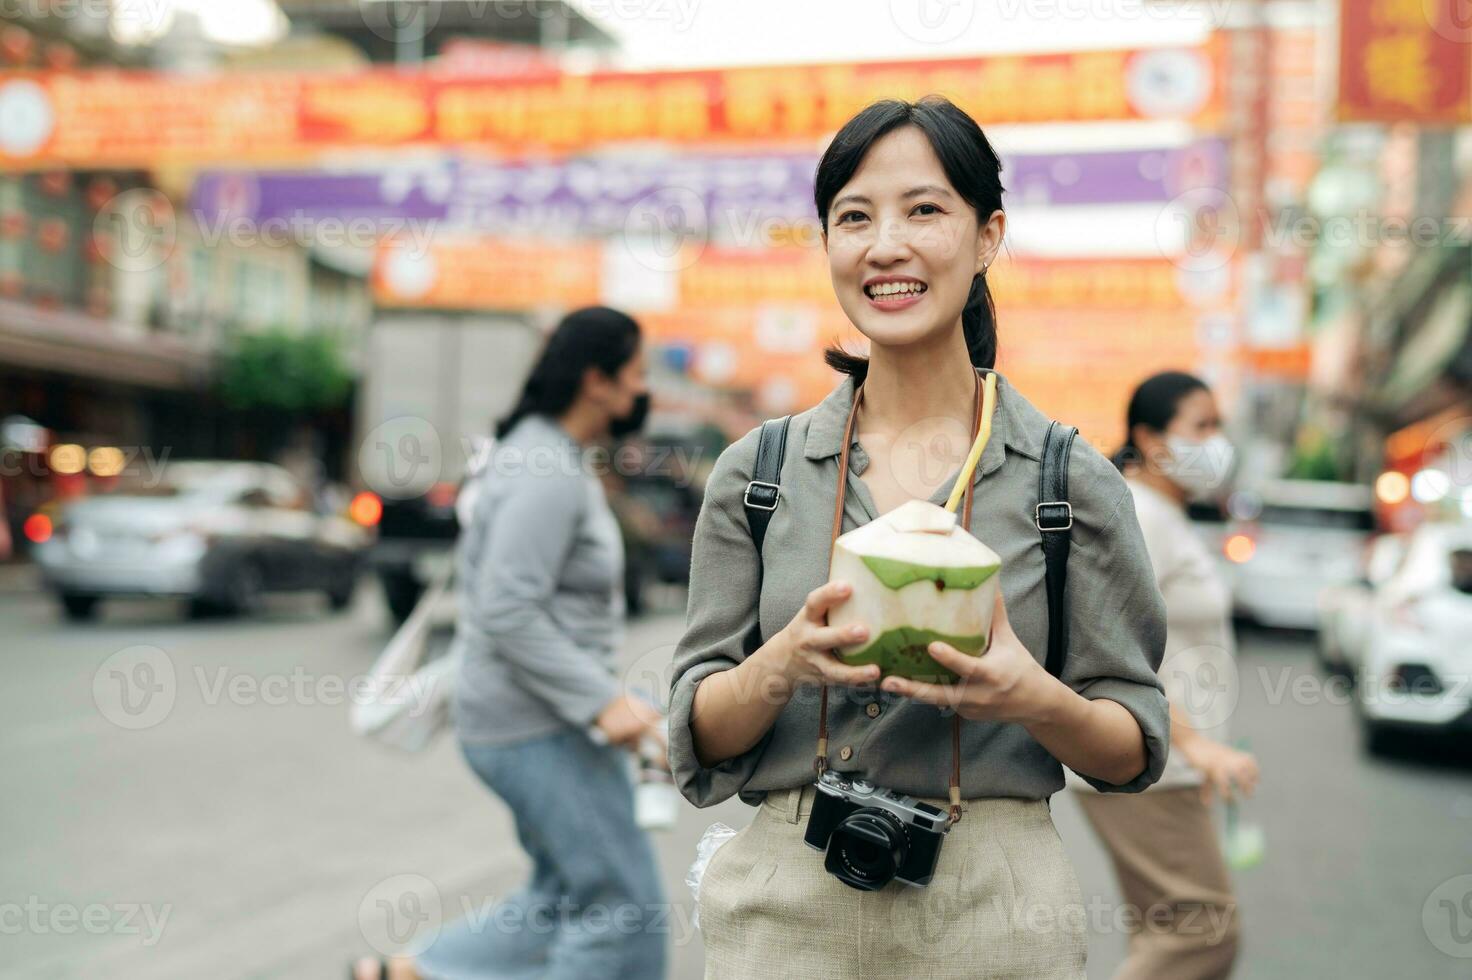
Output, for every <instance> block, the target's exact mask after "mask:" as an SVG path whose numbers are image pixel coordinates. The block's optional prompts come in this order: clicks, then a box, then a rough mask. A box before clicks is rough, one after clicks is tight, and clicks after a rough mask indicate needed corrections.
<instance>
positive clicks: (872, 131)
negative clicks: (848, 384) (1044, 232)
mask: <svg viewBox="0 0 1472 980" xmlns="http://www.w3.org/2000/svg"><path fill="white" fill-rule="evenodd" d="M901 126H914V127H915V128H917V129H919V130H920V132H922V133H924V134H925V138H926V139H928V140H929V141H930V146H931V148H932V149H933V150H935V155H936V156H937V157H939V158H940V165H941V167H942V168H943V169H944V170H945V172H946V177H947V178H948V179H949V180H950V182H951V186H952V187H954V188H955V189H956V193H958V194H960V195H961V197H962V199H964V200H965V201H966V203H967V204H969V205H971V206H972V207H973V208H975V209H976V216H977V219H978V220H979V221H980V222H981V223H982V224H985V223H986V222H987V220H988V219H989V218H990V217H991V216H992V212H994V211H1000V210H1002V193H1003V191H1005V190H1006V188H1004V187H1003V186H1002V160H1001V158H1000V157H999V156H997V151H996V150H994V149H992V144H991V142H990V141H989V140H988V139H987V138H986V134H985V133H983V132H982V131H981V127H980V126H978V125H977V124H976V120H974V119H972V118H971V117H970V116H968V115H967V114H966V113H965V112H963V111H962V110H960V109H959V108H957V107H956V105H955V104H954V103H953V102H951V101H950V100H949V99H946V98H943V97H942V96H939V95H927V96H926V97H925V98H923V99H921V100H920V101H919V102H902V101H900V100H898V99H885V100H883V101H881V102H875V103H874V104H873V105H871V106H869V107H868V108H867V109H864V110H863V111H862V112H860V113H859V114H858V115H856V116H854V117H853V118H852V119H850V120H849V121H848V122H846V123H844V124H843V128H842V129H840V130H839V131H838V134H837V135H836V136H834V137H833V142H832V143H829V144H828V149H827V150H826V151H825V152H824V153H823V159H822V160H821V161H820V162H819V163H818V174H817V179H816V181H815V186H814V192H813V201H814V203H815V204H817V206H818V220H819V221H821V222H822V223H823V234H824V236H825V237H826V236H827V234H828V207H829V205H831V204H832V203H833V199H834V198H835V197H837V196H838V192H839V191H840V190H842V189H843V186H844V185H845V184H847V183H848V182H849V181H850V180H851V179H853V175H854V173H855V172H857V171H858V169H859V166H860V164H862V163H863V162H864V156H865V155H866V154H867V153H868V152H869V149H870V148H871V147H873V145H874V144H875V143H876V142H878V141H879V140H880V139H881V138H882V137H884V136H885V135H887V134H889V133H890V132H893V131H894V130H896V129H898V128H900V127H901ZM961 328H962V330H963V331H964V333H965V335H966V349H967V351H968V352H969V353H970V355H971V363H972V364H974V365H975V366H977V367H979V368H990V367H992V366H994V365H995V364H996V362H997V308H996V304H994V303H993V302H992V292H991V289H989V288H988V287H987V283H986V273H984V272H983V273H977V275H976V277H975V278H974V279H973V280H972V281H971V292H970V294H969V295H968V296H967V298H966V306H965V307H964V308H963V309H962V311H961ZM823 359H824V360H825V361H827V362H828V366H829V367H831V368H833V369H834V370H835V371H841V372H843V373H844V374H847V375H850V376H852V377H853V378H854V379H855V380H856V381H863V380H864V377H865V375H867V374H868V371H869V360H868V358H865V357H859V356H857V355H855V354H850V353H848V352H847V351H844V350H842V349H841V348H838V347H830V348H828V350H827V351H825V352H824V355H823Z"/></svg>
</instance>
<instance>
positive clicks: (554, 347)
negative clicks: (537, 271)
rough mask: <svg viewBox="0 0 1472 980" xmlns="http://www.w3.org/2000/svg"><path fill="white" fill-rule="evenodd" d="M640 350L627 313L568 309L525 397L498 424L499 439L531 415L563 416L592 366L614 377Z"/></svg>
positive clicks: (636, 328)
mask: <svg viewBox="0 0 1472 980" xmlns="http://www.w3.org/2000/svg"><path fill="white" fill-rule="evenodd" d="M638 350H639V324H638V323H636V322H635V321H634V318H633V317H631V316H629V315H628V314H627V313H620V312H619V311H618V310H613V309H609V308H608V307H606V306H589V307H586V308H584V309H581V310H574V311H573V312H571V313H569V314H568V315H567V316H565V317H563V318H562V322H561V323H559V324H558V325H557V329H556V330H554V331H552V336H550V337H548V338H547V344H546V346H545V347H543V348H542V354H541V356H540V357H538V358H537V363H536V364H535V365H534V366H533V367H532V371H531V374H529V375H528V376H527V379H526V384H525V385H524V386H523V387H522V389H521V399H520V400H519V401H517V403H516V407H515V408H513V409H512V410H511V414H509V415H507V416H506V417H505V418H504V419H502V420H501V422H500V423H499V424H498V425H497V426H496V438H498V439H501V438H505V436H506V434H507V433H508V432H510V431H511V430H512V429H514V428H515V427H516V424H517V423H518V422H520V421H521V420H522V419H524V418H526V417H527V416H528V415H551V416H553V417H556V416H560V415H562V414H563V413H564V412H566V411H567V410H568V409H569V408H570V407H572V403H573V401H574V399H576V398H577V396H578V391H579V390H580V389H581V388H582V384H583V375H584V374H585V373H586V372H587V370H588V368H590V367H592V368H597V369H598V370H599V371H601V372H603V373H604V374H605V375H607V376H608V377H610V378H611V377H613V376H614V375H616V374H618V372H619V369H620V368H622V367H623V366H624V365H625V364H627V363H629V361H630V359H632V358H633V356H634V354H635V353H637V352H638Z"/></svg>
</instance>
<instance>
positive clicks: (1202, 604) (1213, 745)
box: [1070, 371, 1258, 980]
mask: <svg viewBox="0 0 1472 980" xmlns="http://www.w3.org/2000/svg"><path fill="white" fill-rule="evenodd" d="M1125 432H1126V435H1125V444H1124V446H1123V447H1122V448H1121V449H1120V451H1119V452H1118V454H1116V456H1115V463H1116V465H1118V466H1119V467H1120V469H1121V470H1122V471H1123V472H1124V474H1125V478H1126V482H1127V483H1128V484H1129V486H1130V490H1131V492H1132V493H1133V495H1134V500H1135V513H1136V514H1137V515H1138V516H1139V519H1140V529H1141V530H1142V531H1143V532H1144V534H1145V547H1146V549H1147V550H1148V551H1149V552H1150V564H1151V566H1152V567H1153V568H1154V571H1155V580H1156V582H1157V583H1158V584H1159V586H1160V592H1161V595H1162V596H1163V597H1164V599H1165V617H1166V625H1167V633H1166V644H1165V659H1164V661H1163V662H1162V664H1161V668H1160V677H1161V680H1162V681H1163V683H1164V684H1165V690H1166V696H1167V697H1169V698H1170V715H1171V726H1170V733H1171V753H1170V760H1169V761H1168V762H1167V763H1166V767H1165V772H1164V774H1162V775H1161V777H1160V781H1159V782H1157V783H1156V784H1155V785H1154V786H1152V787H1150V788H1149V789H1147V790H1146V791H1145V792H1143V793H1140V794H1138V795H1135V796H1101V795H1099V794H1096V793H1092V792H1090V791H1089V789H1088V787H1087V786H1085V785H1084V784H1082V783H1079V782H1073V781H1070V785H1071V786H1072V787H1073V788H1074V789H1077V790H1079V791H1080V792H1079V794H1078V800H1079V802H1080V803H1081V804H1082V807H1083V810H1084V813H1085V814H1086V815H1087V816H1088V818H1089V821H1090V823H1092V824H1093V826H1094V830H1095V831H1096V832H1097V833H1098V835H1099V838H1100V840H1101V841H1102V842H1103V843H1104V846H1105V848H1106V849H1107V850H1108V851H1109V854H1110V857H1111V858H1112V859H1113V862H1114V868H1115V872H1116V873H1117V875H1118V877H1119V884H1120V888H1121V890H1122V891H1123V892H1124V898H1125V902H1126V903H1127V904H1128V905H1129V906H1130V907H1131V908H1133V909H1134V910H1135V911H1136V912H1137V913H1138V914H1139V915H1140V916H1141V918H1142V919H1143V920H1144V921H1142V922H1141V923H1140V924H1139V925H1138V926H1137V927H1136V929H1135V931H1133V932H1132V933H1131V935H1130V940H1129V954H1128V956H1127V957H1126V959H1125V961H1124V963H1123V965H1121V967H1120V969H1119V972H1117V973H1116V974H1115V978H1116V980H1122V978H1124V980H1144V978H1157V977H1169V978H1171V980H1207V978H1216V977H1225V976H1227V975H1229V974H1230V973H1231V970H1232V963H1233V960H1234V959H1235V958H1236V955H1237V949H1238V944H1239V939H1240V935H1241V927H1240V923H1239V921H1238V913H1237V900H1236V897H1235V895H1234V894H1233V890H1232V881H1231V877H1230V875H1229V874H1228V871H1227V865H1226V861H1225V859H1224V857H1223V854H1222V847H1221V842H1220V839H1219V837H1218V834H1217V831H1216V824H1215V821H1214V820H1213V819H1212V811H1211V808H1210V805H1211V802H1212V800H1213V799H1214V798H1217V797H1220V798H1222V799H1233V798H1235V797H1236V796H1237V795H1238V794H1242V795H1248V796H1250V795H1251V794H1252V792H1253V790H1254V789H1255V788H1256V786H1257V780H1258V765H1257V760H1256V759H1254V758H1253V757H1252V756H1251V755H1249V754H1248V753H1246V752H1242V751H1239V750H1237V749H1235V748H1233V747H1232V746H1230V745H1228V744H1226V742H1225V739H1226V737H1227V735H1226V722H1227V716H1229V715H1230V714H1231V711H1232V708H1233V707H1234V706H1235V704H1236V676H1237V674H1236V670H1235V667H1234V664H1233V640H1232V624H1231V595H1230V593H1229V591H1228V589H1227V586H1226V583H1224V582H1223V581H1222V578H1221V576H1220V575H1219V574H1218V572H1217V570H1216V563H1215V562H1214V561H1213V560H1212V556H1211V554H1210V553H1209V552H1208V551H1207V548H1206V546H1205V545H1204V544H1203V543H1202V541H1201V539H1200V538H1199V537H1198V536H1197V535H1196V533H1195V532H1194V531H1193V530H1192V528H1191V523H1190V521H1189V520H1188V519H1187V516H1186V505H1187V503H1188V502H1190V501H1192V500H1193V499H1208V498H1210V497H1212V496H1213V495H1215V494H1217V493H1218V492H1219V491H1220V489H1221V488H1222V486H1223V485H1224V483H1225V481H1226V479H1227V477H1228V476H1229V475H1230V472H1231V468H1232V461H1233V451H1232V445H1231V443H1230V442H1228V441H1227V438H1226V436H1225V435H1223V433H1222V424H1221V416H1220V414H1219V413H1218V411H1217V405H1216V399H1215V398H1214V397H1213V396H1212V393H1211V390H1210V389H1209V388H1208V387H1207V386H1206V384H1205V382H1203V381H1201V380H1200V379H1199V378H1196V377H1193V376H1191V375H1189V374H1183V373H1180V372H1176V371H1168V372H1164V373H1162V374H1157V375H1155V376H1153V377H1151V378H1148V379H1147V380H1145V381H1144V382H1142V383H1141V384H1140V386H1139V387H1138V388H1136V389H1135V392H1134V395H1133V396H1132V397H1131V398H1130V403H1129V409H1128V414H1127V418H1126V423H1125ZM1162 909H1163V910H1165V911H1161V910H1162ZM1152 915H1154V916H1156V918H1155V919H1154V920H1152V919H1151V918H1150V916H1152ZM1166 916H1168V919H1164V918H1163V917H1166Z"/></svg>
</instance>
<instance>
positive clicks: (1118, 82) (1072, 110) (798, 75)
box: [0, 43, 1222, 169]
mask: <svg viewBox="0 0 1472 980" xmlns="http://www.w3.org/2000/svg"><path fill="white" fill-rule="evenodd" d="M1218 74H1219V69H1218V55H1217V49H1216V47H1215V46H1214V44H1213V43H1208V44H1205V45H1202V46H1198V47H1189V48H1150V49H1138V50H1114V51H1085V52H1066V53H1056V54H1025V55H999V56H995V57H987V58H959V59H947V60H940V61H909V62H873V63H855V64H830V65H786V66H772V67H751V68H729V69H712V70H701V71H674V72H600V73H595V74H589V75H552V76H540V77H538V76H533V77H486V76H484V75H479V74H455V73H453V72H445V71H435V72H426V73H423V74H413V73H406V72H400V71H395V70H389V69H371V70H365V71H359V72H343V73H333V72H317V73H296V72H275V71H262V72H237V73H231V74H219V75H204V76H171V75H165V74H159V73H153V72H135V71H117V70H86V71H77V72H51V73H47V72H30V73H26V72H18V73H9V74H0V119H4V120H5V121H6V126H5V130H6V131H5V132H4V133H0V168H8V169H16V168H26V167H32V168H34V167H54V166H85V167H96V168H122V167H150V166H156V165H161V164H195V165H206V164H221V163H227V164H231V165H251V164H254V165H284V164H291V163H300V162H303V161H305V160H309V159H311V158H313V157H314V156H317V155H319V154H322V153H326V152H329V151H332V150H341V149H343V148H356V147H415V146H421V147H422V146H453V147H458V148H472V149H479V150H485V151H489V152H499V153H507V154H522V153H541V152H550V153H565V152H577V151H586V150H588V149H591V148H595V147H597V146H600V145H608V144H617V143H621V142H628V141H659V142H664V143H671V144H701V145H722V144H728V145H729V144H741V145H812V144H813V143H814V142H816V141H819V140H822V139H823V138H824V137H825V136H826V135H828V134H830V133H832V132H833V131H835V130H836V129H838V127H839V126H841V125H842V124H843V122H844V121H845V120H847V119H848V118H849V117H850V116H851V115H853V114H854V113H855V112H856V111H858V110H859V109H861V108H862V107H863V106H865V105H867V104H869V103H870V102H872V101H874V100H876V99H880V98H906V99H914V98H919V97H920V96H922V95H925V94H928V93H932V92H934V93H940V94H943V95H946V96H949V97H950V98H951V99H953V100H954V101H956V102H957V103H958V104H959V105H961V106H962V108H964V109H966V110H967V111H968V112H970V113H971V114H972V115H973V116H975V118H976V119H977V120H978V121H979V122H981V123H982V124H1002V123H1006V124H1017V123H1043V122H1091V121H1112V120H1150V119H1170V120H1182V121H1187V122H1191V123H1193V124H1195V125H1197V126H1200V127H1203V128H1211V127H1214V126H1217V125H1218V124H1220V123H1221V121H1222V98H1221V86H1220V85H1219V84H1218V79H1217V76H1218Z"/></svg>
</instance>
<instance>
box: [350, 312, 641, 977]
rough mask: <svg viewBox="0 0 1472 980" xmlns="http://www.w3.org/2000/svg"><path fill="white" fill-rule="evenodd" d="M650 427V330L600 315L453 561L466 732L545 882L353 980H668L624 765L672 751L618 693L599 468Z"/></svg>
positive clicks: (618, 630) (542, 361)
mask: <svg viewBox="0 0 1472 980" xmlns="http://www.w3.org/2000/svg"><path fill="white" fill-rule="evenodd" d="M648 412H649V393H648V389H647V387H646V383H645V378H644V353H643V346H642V343H641V340H640V331H639V326H638V324H637V323H636V322H635V321H634V320H633V319H631V318H630V317H628V316H627V315H625V314H623V313H620V312H618V311H617V310H612V309H607V308H604V307H592V308H588V309H582V310H577V311H575V312H573V313H570V314H568V315H567V317H565V318H564V319H563V320H562V322H561V323H560V324H559V325H558V327H557V329H556V330H555V331H554V332H553V333H552V335H551V336H550V337H549V338H548V340H547V344H546V347H545V348H544V350H543V351H542V354H541V356H540V358H539V359H538V360H537V362H536V364H535V366H533V368H532V371H531V374H530V376H529V377H528V378H527V380H526V384H525V387H524V389H523V391H522V394H521V398H520V399H519V401H518V402H517V404H516V406H515V408H513V409H512V411H511V413H510V415H508V416H507V417H506V418H505V419H504V420H503V421H502V422H501V423H500V424H499V425H498V426H497V429H496V435H497V440H498V441H497V443H496V445H495V448H494V449H493V450H492V455H491V458H490V460H489V462H488V463H487V465H486V468H485V470H484V472H483V474H482V475H481V476H480V477H479V478H478V479H480V480H482V481H483V483H482V486H481V488H480V490H479V493H478V494H477V496H476V498H475V503H474V509H473V513H472V515H471V519H470V521H469V523H468V526H467V527H465V528H464V530H463V531H462V534H461V540H460V544H459V547H458V549H457V554H456V576H457V588H458V591H459V619H458V622H457V624H456V633H455V643H456V645H457V647H458V650H457V652H458V654H459V657H460V669H459V674H458V677H457V679H456V683H455V689H454V690H455V694H454V700H453V711H452V715H453V718H454V723H455V731H456V735H457V738H458V740H459V742H460V747H461V750H462V752H463V754H464V756H465V759H466V761H467V762H468V763H469V765H470V768H471V770H472V771H473V772H474V773H475V774H476V776H478V777H479V778H480V780H481V781H482V782H483V783H485V785H486V787H487V788H488V789H489V790H490V791H491V792H492V793H494V794H495V795H496V796H498V797H500V799H501V800H502V801H503V802H504V803H505V804H506V806H507V807H509V808H510V810H511V814H512V816H513V818H514V819H515V822H516V834H517V839H518V840H519V841H520V843H521V846H522V848H523V849H524V850H525V851H526V853H527V856H528V857H529V858H530V860H531V863H532V873H531V878H530V881H529V882H528V883H527V884H526V885H525V886H524V887H523V888H522V889H521V890H520V891H518V892H516V893H514V894H512V895H511V896H510V897H508V898H506V899H504V900H503V901H502V902H501V903H500V905H499V907H497V908H496V909H495V910H493V911H490V912H488V913H486V914H485V915H484V917H483V918H480V917H477V918H479V921H478V922H477V921H471V920H467V921H466V922H463V923H461V924H459V925H455V926H450V927H447V928H446V929H445V930H444V931H443V932H442V933H441V934H440V935H439V937H438V938H437V939H436V940H435V942H434V943H433V944H432V945H431V946H430V947H429V948H428V949H427V950H426V951H425V952H423V953H422V954H421V955H420V956H419V957H418V958H417V959H413V960H411V959H408V958H400V959H395V960H393V961H390V962H378V961H374V960H371V959H368V960H363V961H361V962H359V963H358V964H356V965H355V967H354V970H353V976H354V977H355V978H357V980H380V978H387V980H413V978H418V977H425V978H435V980H439V978H443V980H460V978H478V977H485V978H501V977H520V976H529V975H531V976H537V977H541V978H547V980H584V978H587V977H639V978H648V980H659V978H661V977H663V976H664V971H665V958H666V949H665V932H666V930H664V929H661V928H659V921H657V920H656V917H657V916H658V915H659V910H660V908H661V907H662V905H663V903H664V901H665V900H664V896H663V891H662V887H661V884H660V879H659V873H658V868H657V865H656V863H655V858H654V852H653V849H652V847H651V846H650V842H649V839H648V836H647V834H646V833H645V832H644V831H643V830H641V829H640V828H639V827H638V826H637V824H636V822H635V817H634V795H633V786H632V782H631V779H630V776H629V768H628V766H627V756H626V753H627V752H629V751H632V750H637V749H639V748H640V746H641V743H646V744H647V743H649V742H650V741H651V740H652V741H653V742H655V743H658V744H660V745H661V746H662V745H663V741H664V735H663V727H662V724H661V719H660V718H659V717H658V715H657V713H656V712H655V710H654V709H652V708H651V707H650V706H648V705H646V704H645V703H644V702H642V701H640V700H638V699H637V698H634V697H632V696H631V695H629V694H626V693H623V692H622V691H621V689H620V685H619V681H618V678H617V676H616V675H615V670H614V658H615V656H616V655H617V652H618V649H619V645H620V642H621V640H622V634H623V626H624V593H623V582H624V571H623V562H624V549H623V540H622V538H621V536H620V532H619V527H618V523H617V521H616V520H615V518H614V515H613V512H612V511H611V510H610V509H609V505H608V501H607V499H606V498H605V496H604V491H603V486H602V483H601V482H600V479H599V475H600V474H599V473H598V466H597V464H596V461H595V459H594V458H593V456H592V454H590V453H589V452H588V450H589V449H590V448H593V447H596V446H598V445H599V444H600V443H603V442H606V441H607V440H608V439H610V438H618V437H620V436H625V435H631V434H633V433H634V432H636V431H638V429H639V428H640V427H641V426H642V425H643V423H644V420H645V417H646V416H647V414H648ZM615 924H617V927H615Z"/></svg>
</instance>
